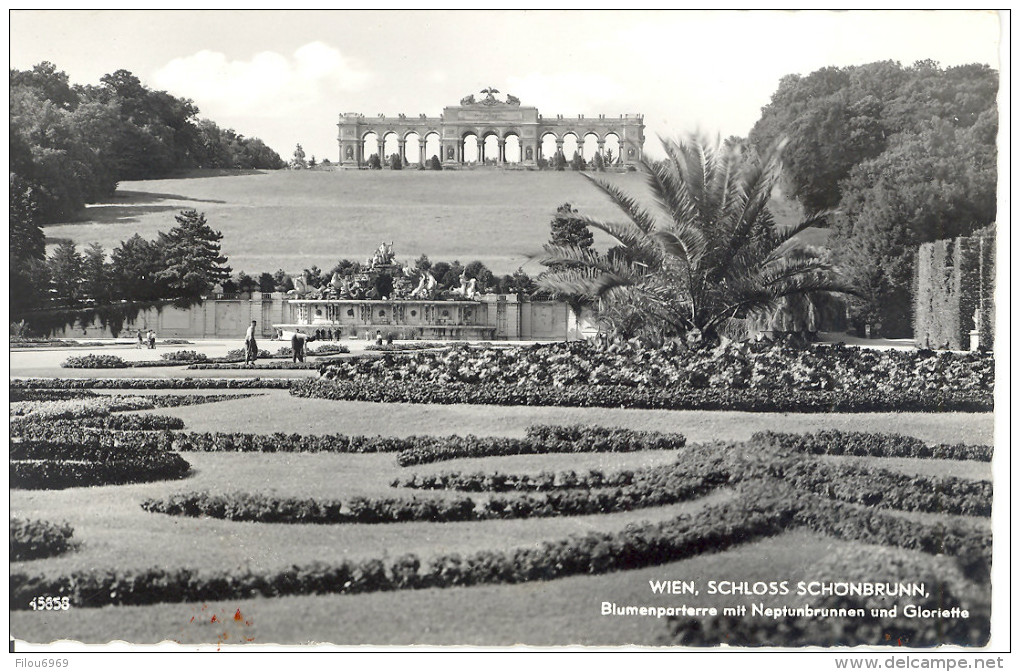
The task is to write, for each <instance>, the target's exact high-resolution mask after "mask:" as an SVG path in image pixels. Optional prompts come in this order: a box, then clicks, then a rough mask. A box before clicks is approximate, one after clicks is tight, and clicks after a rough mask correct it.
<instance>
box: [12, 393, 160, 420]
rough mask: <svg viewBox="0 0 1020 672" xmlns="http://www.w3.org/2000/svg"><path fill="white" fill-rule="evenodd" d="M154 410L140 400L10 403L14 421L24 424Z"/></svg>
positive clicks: (107, 398) (97, 398)
mask: <svg viewBox="0 0 1020 672" xmlns="http://www.w3.org/2000/svg"><path fill="white" fill-rule="evenodd" d="M150 408H155V405H154V404H153V403H152V402H151V401H149V400H148V399H143V398H141V397H122V396H98V395H97V396H94V397H87V398H82V399H68V400H64V401H19V402H13V403H11V404H9V409H10V415H11V417H12V418H19V419H21V420H23V421H26V422H27V421H31V422H49V421H54V420H70V419H74V418H87V417H95V416H104V415H109V414H110V413H113V412H116V411H137V410H145V409H150Z"/></svg>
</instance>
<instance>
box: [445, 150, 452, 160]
mask: <svg viewBox="0 0 1020 672" xmlns="http://www.w3.org/2000/svg"><path fill="white" fill-rule="evenodd" d="M446 158H447V159H449V160H451V161H452V160H453V147H447V148H446Z"/></svg>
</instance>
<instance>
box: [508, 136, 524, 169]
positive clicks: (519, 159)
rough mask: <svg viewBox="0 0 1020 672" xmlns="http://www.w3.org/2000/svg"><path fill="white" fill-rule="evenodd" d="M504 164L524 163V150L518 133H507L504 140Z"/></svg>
mask: <svg viewBox="0 0 1020 672" xmlns="http://www.w3.org/2000/svg"><path fill="white" fill-rule="evenodd" d="M503 162H504V163H523V162H524V148H523V147H522V146H521V138H520V136H519V135H517V134H516V133H507V134H506V137H505V138H504V139H503Z"/></svg>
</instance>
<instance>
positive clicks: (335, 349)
mask: <svg viewBox="0 0 1020 672" xmlns="http://www.w3.org/2000/svg"><path fill="white" fill-rule="evenodd" d="M350 351H351V349H350V348H348V347H347V346H346V345H344V344H342V343H323V344H322V345H320V346H319V347H317V348H315V349H313V350H310V351H309V354H311V355H341V354H346V353H349V352H350Z"/></svg>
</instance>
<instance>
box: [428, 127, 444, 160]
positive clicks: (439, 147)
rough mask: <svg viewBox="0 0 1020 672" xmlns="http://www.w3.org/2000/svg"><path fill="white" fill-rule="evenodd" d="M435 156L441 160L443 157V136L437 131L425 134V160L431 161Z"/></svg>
mask: <svg viewBox="0 0 1020 672" xmlns="http://www.w3.org/2000/svg"><path fill="white" fill-rule="evenodd" d="M433 156H434V157H436V158H437V159H440V160H442V158H443V142H442V136H440V135H439V133H438V132H436V131H430V132H429V133H426V134H425V161H431V160H432V157H433Z"/></svg>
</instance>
